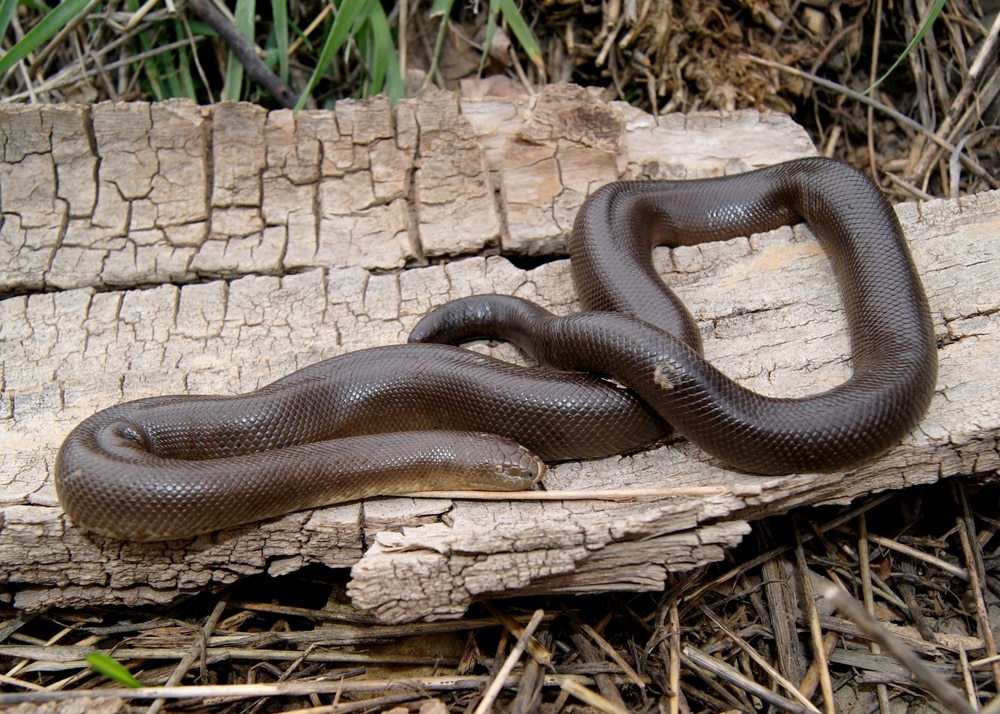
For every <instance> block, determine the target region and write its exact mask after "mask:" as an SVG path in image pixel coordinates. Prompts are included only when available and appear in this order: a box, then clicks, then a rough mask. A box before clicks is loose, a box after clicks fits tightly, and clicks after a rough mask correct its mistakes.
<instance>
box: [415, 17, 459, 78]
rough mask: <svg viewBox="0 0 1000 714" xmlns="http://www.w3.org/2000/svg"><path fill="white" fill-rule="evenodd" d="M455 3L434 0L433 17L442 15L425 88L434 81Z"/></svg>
mask: <svg viewBox="0 0 1000 714" xmlns="http://www.w3.org/2000/svg"><path fill="white" fill-rule="evenodd" d="M454 4H455V0H434V5H433V6H432V7H431V17H440V18H441V24H440V25H438V32H437V39H436V40H435V41H434V54H433V55H431V66H430V69H428V70H427V78H426V79H425V80H424V84H423V89H426V88H427V87H428V86H430V83H431V82H433V81H434V74H435V73H436V72H437V66H438V59H440V57H441V48H442V47H444V35H445V32H447V31H448V18H449V17H451V8H452V7H453V6H454Z"/></svg>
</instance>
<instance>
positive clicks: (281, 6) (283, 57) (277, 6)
mask: <svg viewBox="0 0 1000 714" xmlns="http://www.w3.org/2000/svg"><path fill="white" fill-rule="evenodd" d="M271 16H272V17H273V18H274V47H275V49H276V50H277V53H278V76H279V77H281V80H282V81H283V82H286V83H287V82H288V0H271Z"/></svg>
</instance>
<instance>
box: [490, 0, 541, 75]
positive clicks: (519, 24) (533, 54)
mask: <svg viewBox="0 0 1000 714" xmlns="http://www.w3.org/2000/svg"><path fill="white" fill-rule="evenodd" d="M500 12H501V13H502V14H503V17H504V19H505V20H506V21H507V27H509V28H510V31H511V32H512V33H513V34H514V37H515V38H517V41H518V44H520V45H521V49H523V50H524V52H525V54H527V55H528V59H530V60H531V61H532V63H533V64H534V65H535V66H536V67H538V68H542V67H543V64H542V52H541V50H539V49H538V43H537V42H536V41H535V35H534V34H533V33H532V32H531V28H529V27H528V23H527V22H525V21H524V17H523V16H522V15H521V11H520V10H518V8H517V5H515V4H514V0H500Z"/></svg>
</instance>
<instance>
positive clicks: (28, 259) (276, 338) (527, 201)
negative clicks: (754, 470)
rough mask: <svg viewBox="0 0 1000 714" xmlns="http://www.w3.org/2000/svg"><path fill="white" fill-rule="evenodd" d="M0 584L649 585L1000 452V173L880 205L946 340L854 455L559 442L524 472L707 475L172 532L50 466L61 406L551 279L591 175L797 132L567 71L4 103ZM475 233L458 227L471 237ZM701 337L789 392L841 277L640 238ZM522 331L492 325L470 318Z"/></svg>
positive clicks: (389, 598) (804, 375)
mask: <svg viewBox="0 0 1000 714" xmlns="http://www.w3.org/2000/svg"><path fill="white" fill-rule="evenodd" d="M0 150H2V157H0V159H2V160H0V210H2V224H0V256H2V257H3V259H4V260H5V263H6V265H7V266H8V267H7V269H6V270H5V271H4V272H3V273H2V275H0V389H2V393H0V443H2V444H3V448H2V449H0V562H2V563H4V565H5V567H4V568H3V569H0V598H5V599H9V600H12V601H13V603H14V604H15V605H16V606H17V607H21V608H26V609H38V608H42V607H46V606H53V605H59V606H71V605H83V604H96V603H121V604H129V605H142V604H148V603H161V602H167V601H170V600H172V599H174V598H176V597H177V596H178V595H181V594H185V593H191V592H196V591H199V590H201V589H205V588H209V587H218V586H221V585H224V584H226V583H230V582H233V581H234V580H236V579H237V578H240V577H242V576H245V575H249V574H252V573H258V572H269V573H272V574H281V573H286V572H290V571H293V570H295V569H297V568H300V567H302V566H304V565H307V564H309V563H316V562H318V563H324V564H326V565H329V566H333V567H352V580H351V583H350V593H351V596H352V597H353V599H354V601H355V603H356V604H358V605H360V606H362V607H367V608H371V609H372V610H373V612H374V613H376V614H377V615H378V616H379V617H380V618H382V619H384V620H386V621H403V620H410V619H415V618H422V617H423V618H427V617H453V616H457V615H460V614H461V613H462V612H463V611H464V609H465V608H466V607H467V605H468V604H469V602H471V600H472V599H474V598H476V597H479V596H487V595H495V594H522V593H529V592H538V591H547V592H593V591H605V590H612V589H628V590H645V589H657V588H660V587H661V586H662V583H663V580H664V577H665V574H666V572H667V571H670V570H685V569H689V568H691V567H694V566H696V565H699V564H703V563H707V562H711V561H713V560H717V559H719V558H721V557H722V555H723V553H724V550H725V549H726V548H728V547H731V546H732V545H734V544H736V543H737V542H739V540H740V538H741V537H742V536H743V535H744V534H745V533H746V532H747V531H748V530H749V525H748V523H749V522H750V521H751V520H753V519H756V518H760V517H763V516H765V515H769V514H773V513H779V512H783V511H785V510H787V509H789V508H792V507H795V506H799V505H804V504H813V503H821V502H830V501H845V500H849V499H851V498H854V497H856V496H858V495H861V494H865V493H870V492H873V491H878V490H883V489H890V488H902V487H905V486H907V485H911V484H918V483H929V482H933V481H935V480H937V479H938V478H941V477H946V476H953V475H959V474H992V473H993V472H994V471H995V470H996V469H997V468H998V467H1000V458H998V446H997V435H998V432H1000V404H998V400H997V398H996V396H995V395H996V394H997V393H998V390H1000V371H998V369H997V366H996V365H997V364H998V359H997V358H998V355H1000V349H998V342H1000V329H998V328H1000V324H998V323H1000V317H998V316H1000V309H998V308H1000V282H998V281H997V280H996V275H997V274H998V272H1000V244H998V242H997V240H996V238H995V236H996V235H997V233H998V232H1000V192H994V193H988V194H981V195H978V196H972V197H969V198H965V199H962V200H960V201H933V202H929V203H925V204H923V205H920V206H918V205H914V204H906V205H902V206H900V207H899V213H900V216H901V219H902V221H903V224H904V228H905V229H906V232H907V235H908V237H909V239H910V242H911V245H912V248H913V251H914V256H915V259H916V261H917V264H918V267H919V269H920V271H921V273H922V275H923V277H924V282H925V286H926V288H927V291H928V294H929V297H930V300H931V306H932V310H933V313H934V319H935V326H936V331H937V335H938V338H939V341H940V344H941V349H940V360H941V369H940V376H939V383H938V392H937V394H936V396H935V398H934V401H933V404H932V406H931V409H930V412H929V414H928V415H927V417H926V418H925V420H924V421H923V422H922V424H921V425H920V427H919V428H918V429H917V430H916V431H915V432H914V433H913V434H911V435H910V436H909V437H907V439H906V440H905V441H904V443H902V444H901V445H900V446H898V447H897V448H895V449H893V450H892V451H891V452H890V453H889V454H887V455H886V456H884V457H883V458H881V459H879V460H878V461H877V462H875V463H872V464H870V465H868V466H866V467H865V468H863V469H861V470H858V471H856V472H851V473H847V474H844V473H835V474H822V475H817V474H802V475H795V476H789V477H782V478H761V477H756V476H747V475H744V474H739V473H736V472H733V471H730V470H728V469H725V468H723V467H722V466H720V465H719V464H717V463H714V462H713V461H712V460H711V459H709V458H707V457H706V456H705V455H704V454H702V453H701V452H699V451H698V450H697V449H695V448H694V447H692V446H690V445H689V444H686V443H683V442H678V443H672V444H668V445H665V446H663V447H661V448H658V449H655V450H652V451H648V452H644V453H641V454H637V455H633V456H628V457H617V458H612V459H605V460H601V461H592V462H581V463H570V464H562V465H557V466H555V467H554V468H552V469H551V471H550V474H549V475H548V476H547V478H546V486H547V488H548V489H549V490H557V489H610V488H624V489H636V488H663V487H666V486H678V487H684V486H704V485H714V486H719V487H720V490H719V492H718V493H715V494H712V495H707V496H705V495H703V496H699V497H678V498H669V499H667V498H659V499H649V498H646V499H637V500H633V501H625V502H610V501H593V500H589V501H554V502H520V501H512V502H505V501H489V502H487V501H466V500H446V499H409V498H386V499H374V500H371V501H368V502H365V503H363V504H359V503H355V504H348V505H343V506H336V507H330V508H323V509H317V510H315V511H310V512H305V513H297V514H292V515H289V516H286V517H283V518H279V519H276V520H273V521H269V522H266V523H262V524H253V525H249V526H244V527H240V528H236V529H232V530H229V531H226V532H223V533H218V534H213V535H210V536H204V537H200V538H197V539H194V540H190V541H184V542H175V543H168V544H131V543H121V542H117V541H112V540H107V539H102V538H95V537H92V536H89V535H87V534H86V533H83V532H81V531H80V530H79V529H76V528H75V527H73V526H72V524H70V523H68V522H67V521H66V519H65V518H64V517H63V514H62V512H61V510H60V509H59V507H58V503H57V502H56V500H55V493H54V490H53V488H52V483H51V468H52V464H53V460H54V458H55V453H56V450H57V449H58V446H59V444H60V442H61V441H62V439H63V437H64V436H65V434H66V433H67V432H68V431H69V430H70V429H71V428H72V427H73V426H74V425H75V424H76V423H77V422H79V421H80V420H81V419H83V418H84V417H86V416H88V415H89V414H91V413H93V412H94V411H95V410H97V409H99V408H103V407H106V406H110V405H112V404H115V403H117V402H120V401H122V400H125V399H134V398H138V397H143V396H150V395H157V394H167V393H181V392H199V393H213V394H231V393H237V392H242V391H247V390H250V389H254V388H256V387H258V386H262V385H264V384H266V383H268V382H270V381H272V380H274V379H276V378H278V377H280V376H283V375H285V374H287V373H288V372H291V371H292V370H294V369H297V368H299V367H302V366H305V365H307V364H311V363H313V362H316V361H318V360H320V359H323V358H326V357H331V356H334V355H337V354H342V353H345V352H349V351H353V350H357V349H361V348H364V347H368V346H373V345H380V344H391V343H398V342H401V341H403V340H405V337H406V334H407V333H408V331H409V329H410V328H411V327H412V325H413V324H414V323H415V322H416V321H417V319H419V317H420V316H421V315H422V314H423V313H424V312H425V311H426V310H428V309H429V308H430V307H432V306H434V305H437V304H440V303H442V302H444V301H446V300H448V299H451V298H455V297H460V296H464V295H470V294H474V293H482V292H491V291H495V292H501V293H508V294H516V295H521V296H523V297H527V298H529V299H533V300H536V301H538V302H539V303H541V304H543V305H545V306H547V307H549V308H551V309H553V310H554V311H556V312H560V313H568V312H572V311H574V310H576V309H577V305H576V304H575V302H574V292H573V288H572V282H571V279H570V275H569V269H568V268H569V266H568V263H567V261H566V260H564V259H556V260H553V261H551V262H545V263H543V264H541V265H540V266H539V267H537V268H535V269H533V270H525V269H521V268H518V267H515V265H514V264H512V263H511V262H510V261H508V260H507V259H506V258H504V257H500V256H499V255H496V254H497V253H499V252H502V253H503V254H504V255H517V254H520V255H528V256H538V255H551V256H554V257H558V256H561V255H562V253H563V251H564V246H565V237H566V233H567V231H568V229H569V227H570V224H571V222H572V219H573V216H574V215H575V212H576V210H577V208H578V207H579V205H580V203H581V202H582V201H583V199H584V198H585V197H586V195H587V194H588V193H589V192H590V191H592V190H593V189H595V188H596V187H598V186H600V185H602V184H604V183H607V182H608V181H611V180H614V179H616V178H628V177H646V178H686V177H693V176H699V175H718V174H721V173H727V172H735V171H741V170H746V169H748V168H752V167H755V166H761V165H765V164H770V163H775V162H778V161H783V160H786V159H791V158H795V157H798V156H804V155H810V154H812V153H813V149H812V147H811V145H810V144H809V142H808V139H807V137H806V136H805V134H804V132H802V131H801V129H799V128H798V127H796V126H795V125H794V124H793V123H792V122H791V121H790V120H789V119H788V118H787V117H783V116H778V115H773V114H772V115H758V114H756V113H753V112H742V113H738V114H735V115H728V116H722V115H718V114H706V115H695V116H688V117H677V116H668V117H662V118H660V120H659V121H658V122H657V121H656V120H654V119H653V118H652V117H649V116H648V115H645V114H642V113H641V112H639V111H637V110H635V109H632V108H630V107H627V106H624V105H620V104H605V103H603V102H601V101H599V100H597V99H596V98H594V95H592V94H590V93H588V92H586V91H584V90H581V89H579V88H575V87H569V86H554V87H550V88H547V89H546V90H545V91H544V92H543V93H542V94H541V95H540V96H539V97H538V98H536V99H535V100H534V101H531V102H529V101H527V100H524V101H517V102H512V101H464V102H459V100H458V99H457V98H456V97H455V96H454V95H451V94H446V93H437V94H431V95H429V96H427V97H424V98H421V99H416V100H406V101H403V102H401V103H400V105H399V106H398V107H397V108H396V109H395V110H392V109H390V107H389V106H388V104H387V103H386V102H385V101H383V100H381V99H375V100H372V101H367V102H355V101H344V102H341V103H340V104H338V106H337V110H336V112H335V113H324V112H315V113H310V112H303V113H302V114H300V115H298V116H297V117H296V116H293V115H292V114H291V113H290V112H286V111H276V112H270V113H268V112H265V111H264V110H262V109H261V108H259V107H255V106H249V105H238V104H223V105H218V106H215V107H195V106H194V105H191V104H187V103H182V102H167V103H164V104H153V105H149V104H100V105H96V106H94V107H91V108H80V107H67V106H52V107H44V108H38V107H29V106H4V107H3V108H2V110H0ZM477 254H478V255H477ZM656 260H657V262H658V264H659V265H660V267H661V268H662V270H663V272H664V273H665V275H666V276H667V279H668V281H669V282H670V284H671V285H672V286H674V287H675V288H676V289H677V291H678V293H679V294H680V295H681V297H682V298H683V299H684V300H685V302H686V303H687V304H688V306H689V307H690V308H691V310H692V312H693V313H694V315H695V316H696V318H697V319H698V321H699V325H700V326H701V329H702V333H703V336H704V338H705V350H706V353H707V355H708V356H709V357H710V358H711V359H712V360H713V361H715V362H716V363H717V364H718V365H719V366H720V367H721V368H722V369H723V370H724V371H726V372H727V373H729V374H731V375H733V376H734V377H736V378H737V379H739V380H740V381H741V382H743V383H744V384H746V385H748V386H750V387H752V388H754V389H758V390H760V391H763V392H766V393H769V394H782V395H794V394H800V393H804V392H806V391H809V390H818V389H823V388H827V387H829V386H831V385H832V384H835V383H836V382H837V381H838V380H841V379H843V378H844V376H845V375H847V374H848V372H849V365H848V364H847V363H846V360H845V355H846V354H847V352H848V345H847V341H846V336H845V335H844V332H843V329H842V328H843V318H842V314H841V310H840V301H839V297H838V296H837V294H836V290H835V289H834V287H833V281H832V274H831V272H830V269H829V266H828V265H827V263H826V260H825V258H824V257H823V254H822V252H821V251H820V249H819V248H818V246H817V245H816V243H815V242H814V241H813V240H812V238H811V237H809V236H808V232H807V231H805V230H804V229H801V228H796V229H794V230H787V229H786V230H781V231H775V232H774V233H771V234H766V235H760V236H753V237H751V238H749V239H739V240H734V241H728V242H726V243H718V244H710V245H705V246H701V247H697V248H681V249H676V250H672V251H671V250H666V249H658V250H657V254H656ZM478 348H479V349H486V350H489V351H492V352H493V353H495V354H499V355H502V356H507V357H512V358H515V359H516V358H517V354H516V351H515V350H513V349H512V348H509V347H507V346H503V345H500V346H496V345H479V346H478Z"/></svg>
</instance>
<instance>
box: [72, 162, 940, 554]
mask: <svg viewBox="0 0 1000 714" xmlns="http://www.w3.org/2000/svg"><path fill="white" fill-rule="evenodd" d="M800 220H804V221H805V222H806V223H808V224H809V225H810V227H811V228H812V230H813V232H814V233H815V234H816V235H817V237H818V238H819V240H820V242H821V244H822V245H823V247H824V248H825V250H826V252H827V254H828V255H829V256H830V258H831V260H832V261H833V265H834V270H835V274H836V276H837V281H838V284H839V286H840V289H841V292H842V294H843V296H844V303H845V309H846V313H847V322H848V326H849V331H850V337H851V346H852V366H853V375H852V377H851V378H850V379H848V380H847V381H846V382H845V383H844V384H842V385H839V386H837V387H835V388H833V389H831V390H829V391H826V392H823V393H821V394H816V395H810V396H808V397H804V398H801V399H777V398H769V397H763V396H760V395H757V394H755V393H753V392H750V391H748V390H746V389H744V388H742V387H740V386H738V385H736V384H735V383H734V382H732V381H731V380H729V379H728V378H727V377H725V376H724V375H722V374H721V373H720V372H718V370H716V369H715V368H714V367H712V366H711V365H710V364H709V363H708V362H706V361H705V360H704V359H703V358H702V357H701V354H700V338H699V336H698V332H697V329H696V327H695V326H694V322H693V320H692V319H691V317H690V316H689V315H688V313H687V311H686V310H685V308H684V307H683V305H682V304H681V303H680V302H679V301H678V300H677V299H676V298H675V297H674V296H673V294H672V293H670V291H669V290H668V289H667V288H666V287H665V286H664V285H663V284H662V283H661V282H660V280H659V278H658V277H657V275H656V273H655V271H654V269H653V266H652V259H651V250H652V247H653V246H654V245H661V244H665V245H693V244H697V243H701V242H706V241H714V240H725V239H727V238H731V237H735V236H739V235H748V234H750V233H754V232H760V231H765V230H770V229H772V228H775V227H778V226H780V225H786V224H790V223H795V222H798V221H800ZM570 255H571V259H572V266H573V275H574V281H575V284H576V287H577V289H578V291H579V292H580V294H581V301H582V302H583V304H584V306H585V307H586V308H588V309H589V310H593V311H596V312H588V313H581V314H578V315H573V316H570V317H562V318H556V317H553V316H551V315H549V314H548V313H547V312H546V311H544V310H542V309H541V308H539V307H537V306H535V305H532V304H531V303H526V302H525V301H521V300H517V299H514V298H505V297H503V296H482V297H475V298H467V299H465V300H459V301H455V302H453V303H449V304H447V305H445V306H442V307H441V308H438V309H437V310H435V311H433V312H432V313H430V314H429V315H428V316H426V317H425V318H424V320H423V321H422V322H421V323H420V324H419V325H418V326H417V327H416V328H415V329H414V332H413V334H412V335H411V338H410V339H411V342H413V341H444V340H447V341H460V340H464V339H468V338H470V337H472V336H495V337H501V338H505V339H511V340H513V341H515V342H517V343H518V344H520V345H521V346H522V347H524V348H525V349H526V350H527V351H528V352H530V353H533V354H534V355H535V356H536V357H537V358H538V359H539V360H540V361H542V362H544V363H547V364H550V365H553V366H556V367H558V368H560V369H582V370H586V371H593V372H595V373H597V374H605V375H610V376H613V377H614V378H615V379H616V380H618V381H619V382H621V383H622V384H624V385H626V386H627V387H629V388H630V389H631V390H634V391H627V390H624V389H620V388H618V387H615V386H614V385H611V384H610V383H607V382H605V381H603V380H601V379H599V378H598V377H594V376H590V375H587V374H577V373H564V372H554V371H546V370H544V369H541V368H526V367H516V366H513V365H506V364H504V363H501V362H498V361H496V360H492V359H489V358H486V357H482V356H479V355H475V354H473V353H470V352H467V351H464V350H461V349H460V348H457V347H449V346H445V345H430V344H411V345H400V346H394V347H384V348H374V349H370V350H363V351H360V352H356V353H351V354H347V355H343V356H340V357H335V358H333V359H330V360H327V361H325V362H321V363H319V364H316V365H313V366H311V367H307V368H305V369H303V370H300V371H298V372H295V373H294V374H292V375H289V376H288V377H285V378H283V379H281V380H279V381H277V382H275V383H273V384H271V385H269V386H268V387H265V388H263V389H260V390H257V391H256V392H251V393H249V394H246V395H242V396H235V397H195V396H181V397H159V398H152V399H144V400H139V401H135V402H128V403H125V404H122V405H119V406H116V407H112V408H110V409H107V410H104V411H102V412H99V413H98V414H96V415H94V416H93V417H91V418H89V419H87V420H85V421H84V422H83V423H81V424H80V425H79V426H78V427H77V428H76V429H74V430H73V431H72V432H71V433H70V435H69V436H68V437H67V438H66V441H65V442H64V443H63V446H62V448H61V449H60V452H59V456H58V458H57V461H56V468H55V480H56V489H57V492H58V494H59V498H60V500H61V502H62V504H63V507H64V508H65V509H66V512H67V513H68V514H69V516H70V518H71V519H72V520H73V521H74V522H75V523H76V524H78V525H80V526H82V527H84V528H86V529H88V530H92V531H95V532H97V533H100V534H104V535H108V536H112V537H116V538H126V539H132V540H166V539H170V538H180V537H188V536H192V535H196V534H199V533H204V532H208V531H212V530H217V529H220V528H224V527H227V526H232V525H236V524H240V523H246V522H250V521H255V520H260V519H262V518H268V517H271V516H275V515H279V514H282V513H287V512H290V511H293V510H298V509H302V508H308V507H312V506H318V505H323V504H329V503H338V502H343V501H349V500H355V499H358V498H364V497H368V496H373V495H378V494H390V493H401V492H408V491H419V490H437V489H467V488H491V489H510V488H526V487H528V486H530V484H531V483H533V482H534V481H535V480H537V478H539V477H540V476H541V474H542V473H543V472H544V464H543V463H542V460H566V459H576V458H593V457H598V456H605V455H610V454H613V453H621V452H625V451H630V450H635V449H637V448H641V447H643V446H645V445H648V444H649V443H651V442H653V441H655V440H656V439H657V438H658V437H659V436H661V435H662V434H663V433H664V432H665V430H666V426H665V424H664V421H663V420H666V421H667V422H669V423H670V424H671V426H672V427H674V428H675V429H676V430H677V431H679V432H680V433H681V434H682V435H684V436H685V437H687V438H688V439H690V440H691V441H693V442H695V443H696V444H698V445H699V446H700V447H702V448H703V449H704V450H705V451H707V452H708V453H709V454H712V455H713V456H716V457H717V458H719V459H721V460H722V461H724V462H726V463H728V464H730V465H732V466H735V467H737V468H740V469H744V470H747V471H751V472H755V473H768V474H781V473H790V472H794V471H803V470H815V469H819V470H834V469H843V468H848V467H850V466H853V465H856V464H858V463H860V462H862V461H864V460H866V459H870V458H872V457H873V456H875V455H877V454H879V453H880V452H882V451H884V450H885V449H887V448H889V447H890V446H892V445H893V444H895V443H896V442H898V440H899V439H900V438H901V437H902V436H903V435H905V434H906V432H907V431H909V430H910V429H912V428H913V426H914V425H915V424H916V423H917V421H919V419H920V417H921V415H922V414H923V413H924V411H925V410H926V407H927V405H928V403H929V401H930V398H931V395H932V393H933V390H934V385H935V381H936V375H937V357H936V347H935V340H934V333H933V328H932V325H931V319H930V310H929V308H928V305H927V299H926V297H925V295H924V292H923V288H922V286H921V284H920V280H919V278H918V276H917V273H916V270H915V268H914V266H913V262H912V260H911V258H910V255H909V251H908V250H907V247H906V243H905V238H904V236H903V234H902V230H901V228H900V226H899V223H898V221H897V219H896V216H895V213H894V211H893V210H892V207H891V206H890V205H889V203H888V202H887V201H886V199H885V197H884V196H883V195H882V194H881V192H879V190H878V189H877V188H876V187H875V186H874V185H873V184H872V183H871V182H870V181H868V180H867V179H866V178H865V177H864V175H863V174H861V173H859V172H858V171H856V170H854V169H853V168H850V167H849V166H847V165H845V164H841V163H838V162H834V161H829V160H824V159H805V160H800V161H794V162H789V163H786V164H780V165H777V166H773V167H769V168H766V169H761V170H759V171H755V172H750V173H747V174H741V175H737V176H730V177H725V178H719V179H704V180H697V181H671V182H643V183H637V182H621V183H614V184H610V185H608V186H606V187H604V188H603V189H601V190H599V191H597V192H596V193H595V194H593V195H592V196H591V197H590V198H589V199H588V200H587V201H586V203H585V204H584V206H583V208H582V209H581V211H580V213H579V215H578V216H577V220H576V223H575V225H574V228H573V233H572V236H571V241H570ZM611 311H616V312H611ZM636 394H638V395H639V397H641V399H642V400H643V401H644V402H645V403H646V404H648V405H649V406H648V407H647V406H646V405H645V404H643V401H640V400H639V399H638V398H637V397H636V396H635V395H636ZM650 408H651V409H652V411H651V409H650ZM657 415H659V416H657ZM661 417H662V420H661ZM490 435H493V436H490ZM532 452H533V453H532Z"/></svg>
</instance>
